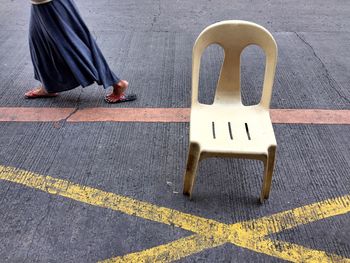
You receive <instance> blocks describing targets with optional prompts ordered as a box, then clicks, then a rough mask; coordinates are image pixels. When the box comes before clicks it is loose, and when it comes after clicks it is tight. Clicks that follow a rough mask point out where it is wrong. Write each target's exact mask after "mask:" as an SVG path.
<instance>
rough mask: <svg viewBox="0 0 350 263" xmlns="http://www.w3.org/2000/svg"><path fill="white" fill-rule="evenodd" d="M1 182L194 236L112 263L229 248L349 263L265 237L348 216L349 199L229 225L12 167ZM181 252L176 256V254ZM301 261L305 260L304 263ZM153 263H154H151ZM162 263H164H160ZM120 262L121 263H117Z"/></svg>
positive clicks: (1, 171) (2, 171)
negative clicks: (190, 233) (304, 225)
mask: <svg viewBox="0 0 350 263" xmlns="http://www.w3.org/2000/svg"><path fill="white" fill-rule="evenodd" d="M0 179H2V180H6V181H9V182H14V183H18V184H21V185H24V186H27V187H30V188H34V189H38V190H41V191H44V192H47V193H50V194H53V195H58V196H63V197H67V198H70V199H73V200H76V201H79V202H83V203H87V204H90V205H94V206H98V207H103V208H108V209H112V210H115V211H119V212H122V213H125V214H128V215H132V216H137V217H140V218H144V219H147V220H151V221H155V222H159V223H163V224H167V225H173V226H176V227H179V228H182V229H184V230H188V231H191V232H193V233H196V234H197V235H193V236H190V237H187V238H183V239H180V240H176V241H174V242H171V243H168V244H165V245H161V246H158V247H155V248H150V249H146V250H144V251H141V252H136V253H131V254H129V255H125V256H122V257H119V258H114V259H111V260H114V261H111V262H118V260H120V261H121V262H123V260H124V262H125V259H127V260H129V262H149V261H151V262H168V261H166V260H167V259H169V260H173V259H174V260H175V259H179V258H182V257H185V256H188V255H191V254H193V253H197V252H199V251H202V250H204V249H208V248H212V247H215V246H219V245H220V244H224V243H227V242H229V243H232V244H234V245H237V246H241V247H244V248H247V249H250V250H253V251H256V252H260V253H264V254H267V255H271V256H275V257H279V258H282V259H285V260H289V261H294V262H300V261H304V262H350V259H346V258H342V257H340V256H338V255H333V254H329V253H326V252H324V251H318V250H313V249H309V248H305V247H302V246H300V245H296V244H292V243H287V242H280V241H276V240H271V239H268V238H267V237H266V236H267V235H269V234H272V233H277V232H280V231H282V230H284V229H290V228H293V227H296V226H298V225H302V224H308V223H311V222H314V221H317V220H320V219H324V218H328V217H332V216H336V215H341V214H345V213H348V212H349V211H350V195H346V196H343V197H338V198H334V199H329V200H327V201H322V202H318V203H315V204H312V205H307V206H304V207H301V208H296V209H292V210H290V211H285V212H281V213H278V214H275V215H272V216H267V217H263V218H260V219H253V220H251V221H247V222H240V223H236V224H232V225H228V224H223V223H220V222H217V221H215V220H211V219H206V218H202V217H199V216H194V215H191V214H186V213H183V212H180V211H177V210H173V209H169V208H165V207H159V206H156V205H153V204H149V203H146V202H143V201H138V200H135V199H132V198H129V197H125V196H120V195H117V194H114V193H109V192H105V191H101V190H98V189H94V188H91V187H88V186H81V185H78V184H75V183H71V182H68V181H65V180H61V179H55V178H53V177H49V176H42V175H39V174H35V173H32V172H28V171H24V170H20V169H16V168H13V167H5V166H0ZM181 248H182V249H183V251H180V252H179V250H180V249H181ZM304 257H307V258H305V259H304ZM152 259H153V260H152ZM162 260H163V261H162ZM120 261H119V262H120Z"/></svg>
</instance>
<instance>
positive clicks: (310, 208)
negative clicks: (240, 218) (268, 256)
mask: <svg viewBox="0 0 350 263" xmlns="http://www.w3.org/2000/svg"><path fill="white" fill-rule="evenodd" d="M348 212H350V195H346V196H342V197H337V198H334V199H330V200H326V201H321V202H318V203H314V204H311V205H306V206H303V207H299V208H295V209H292V210H288V211H284V212H281V213H278V214H274V215H271V216H268V217H263V218H260V219H257V220H254V221H249V222H242V225H243V228H248V229H254V231H257V232H258V233H259V235H260V236H266V235H271V234H273V233H278V232H281V231H283V230H288V229H291V228H294V227H297V226H299V225H305V224H308V223H310V222H315V221H318V220H321V219H325V218H328V217H333V216H336V215H341V214H346V213H348Z"/></svg>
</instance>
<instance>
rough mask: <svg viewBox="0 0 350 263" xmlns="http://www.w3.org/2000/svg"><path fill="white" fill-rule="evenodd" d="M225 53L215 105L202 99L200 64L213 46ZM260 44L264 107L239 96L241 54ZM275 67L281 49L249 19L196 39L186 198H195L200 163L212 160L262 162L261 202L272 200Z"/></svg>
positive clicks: (216, 26)
mask: <svg viewBox="0 0 350 263" xmlns="http://www.w3.org/2000/svg"><path fill="white" fill-rule="evenodd" d="M214 43H215V44H218V45H220V46H221V47H222V48H223V49H224V52H225V57H224V62H223V65H222V68H221V73H220V77H219V80H218V85H217V88H216V93H215V98H214V103H213V104H212V105H207V104H201V103H199V101H198V84H199V72H200V61H201V56H202V53H203V52H204V50H205V49H206V48H207V47H208V46H209V45H210V44H214ZM251 44H256V45H258V46H260V47H261V48H262V49H263V50H264V52H265V55H266V64H265V76H264V84H263V92H262V97H261V100H260V103H259V104H257V105H252V106H244V105H243V104H242V101H241V92H240V56H241V53H242V51H243V49H244V48H245V47H247V46H248V45H251ZM276 63H277V45H276V42H275V40H274V38H273V36H272V35H271V34H270V33H269V32H268V31H267V30H266V29H265V28H263V27H262V26H259V25H257V24H254V23H251V22H246V21H238V20H232V21H223V22H219V23H216V24H213V25H211V26H209V27H207V28H206V29H205V30H204V31H203V32H202V33H201V34H200V35H199V37H198V38H197V40H196V42H195V44H194V47H193V55H192V107H191V121H190V146H189V154H188V160H187V168H186V173H185V177H184V190H183V193H184V194H185V195H189V196H190V197H191V196H192V189H193V184H194V181H195V177H196V170H197V167H198V163H199V161H200V160H202V159H204V158H208V157H234V158H246V159H257V160H261V161H263V163H264V177H263V185H262V191H261V196H260V201H261V202H263V201H264V200H265V199H268V197H269V193H270V188H271V181H272V174H273V169H274V164H275V156H276V147H277V144H276V139H275V134H274V131H273V127H272V123H271V119H270V115H269V107H270V100H271V94H272V86H273V81H274V75H275V69H276Z"/></svg>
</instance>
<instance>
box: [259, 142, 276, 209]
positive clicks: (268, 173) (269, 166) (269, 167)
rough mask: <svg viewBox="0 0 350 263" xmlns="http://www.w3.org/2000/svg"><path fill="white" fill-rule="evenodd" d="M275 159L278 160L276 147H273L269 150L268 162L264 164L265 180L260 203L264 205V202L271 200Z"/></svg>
mask: <svg viewBox="0 0 350 263" xmlns="http://www.w3.org/2000/svg"><path fill="white" fill-rule="evenodd" d="M275 159H276V146H271V147H269V149H268V155H267V160H266V161H265V162H264V164H265V165H264V166H265V168H264V179H263V184H262V190H261V196H260V202H261V203H263V202H264V200H266V199H268V198H269V195H270V189H271V182H272V174H273V170H274V167H275Z"/></svg>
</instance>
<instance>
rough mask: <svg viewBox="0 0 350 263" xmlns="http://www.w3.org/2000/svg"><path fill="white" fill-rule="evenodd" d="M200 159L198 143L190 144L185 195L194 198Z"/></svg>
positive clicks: (185, 178)
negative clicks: (194, 186) (193, 193)
mask: <svg viewBox="0 0 350 263" xmlns="http://www.w3.org/2000/svg"><path fill="white" fill-rule="evenodd" d="M199 159H200V148H199V145H198V144H197V143H190V149H189V152H188V159H187V166H186V173H185V177H184V189H183V194H184V195H189V196H190V198H191V196H192V189H193V184H194V181H195V179H196V172H197V167H198V163H199Z"/></svg>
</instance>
